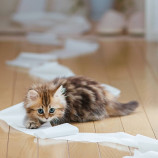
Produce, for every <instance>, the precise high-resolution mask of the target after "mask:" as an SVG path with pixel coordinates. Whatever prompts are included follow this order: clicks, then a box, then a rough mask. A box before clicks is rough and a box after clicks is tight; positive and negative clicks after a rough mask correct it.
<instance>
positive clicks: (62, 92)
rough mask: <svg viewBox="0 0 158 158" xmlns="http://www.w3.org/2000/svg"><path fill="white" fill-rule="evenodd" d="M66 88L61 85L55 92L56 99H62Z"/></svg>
mask: <svg viewBox="0 0 158 158" xmlns="http://www.w3.org/2000/svg"><path fill="white" fill-rule="evenodd" d="M64 92H65V88H63V86H62V85H61V86H60V87H59V88H58V89H57V90H56V92H55V94H54V97H60V96H62V94H64Z"/></svg>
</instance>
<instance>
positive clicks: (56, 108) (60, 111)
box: [25, 86, 66, 122]
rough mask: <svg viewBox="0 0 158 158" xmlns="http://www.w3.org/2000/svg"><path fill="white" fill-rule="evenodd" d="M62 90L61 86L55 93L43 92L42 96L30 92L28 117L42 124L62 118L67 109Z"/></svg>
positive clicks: (27, 103)
mask: <svg viewBox="0 0 158 158" xmlns="http://www.w3.org/2000/svg"><path fill="white" fill-rule="evenodd" d="M62 89H63V88H62V86H60V87H59V88H58V89H57V90H56V91H55V93H52V92H50V91H48V90H43V91H42V92H40V94H39V92H37V91H35V90H29V91H28V94H27V98H26V103H25V108H26V111H27V114H28V116H29V117H30V118H34V119H39V120H40V121H42V122H49V121H52V120H55V119H58V118H62V117H63V116H64V113H65V108H66V101H65V96H64V95H63V94H62Z"/></svg>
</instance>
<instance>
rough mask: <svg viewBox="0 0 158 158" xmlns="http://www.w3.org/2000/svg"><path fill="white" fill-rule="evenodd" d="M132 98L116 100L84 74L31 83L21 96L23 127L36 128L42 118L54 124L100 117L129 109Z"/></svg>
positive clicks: (41, 122) (131, 109)
mask: <svg viewBox="0 0 158 158" xmlns="http://www.w3.org/2000/svg"><path fill="white" fill-rule="evenodd" d="M137 106H138V103H137V102H136V101H132V102H129V103H126V104H122V103H119V102H117V101H116V100H115V99H114V98H113V97H111V96H110V95H109V94H108V92H106V91H105V89H104V88H103V87H101V85H100V84H99V83H98V82H96V81H93V80H91V79H87V78H85V77H69V78H57V79H55V80H53V81H51V82H47V83H39V84H35V85H33V86H32V87H31V88H30V89H29V91H28V93H27V95H26V98H25V101H24V107H25V109H26V112H27V116H28V120H27V123H26V127H27V128H31V129H32V128H38V127H40V126H41V125H42V124H43V123H45V122H48V121H49V122H50V123H51V124H52V125H58V124H61V123H65V122H85V121H95V120H101V119H103V118H106V117H110V116H122V115H127V114H130V113H131V112H133V111H134V110H135V109H136V108H137Z"/></svg>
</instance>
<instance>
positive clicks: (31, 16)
mask: <svg viewBox="0 0 158 158" xmlns="http://www.w3.org/2000/svg"><path fill="white" fill-rule="evenodd" d="M12 21H14V22H16V23H19V24H21V25H23V27H26V28H30V30H34V31H38V29H39V28H40V30H41V29H42V30H43V31H45V32H44V34H45V33H50V34H51V33H53V34H55V35H60V36H63V35H76V34H82V33H84V32H87V31H89V30H90V29H91V24H90V22H89V21H88V20H87V19H86V18H85V17H83V16H79V15H65V14H61V13H53V12H49V13H48V12H47V13H46V12H38V13H27V14H26V13H20V14H19V13H16V14H14V15H13V17H12ZM41 35H42V33H41Z"/></svg>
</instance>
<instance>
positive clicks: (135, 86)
mask: <svg viewBox="0 0 158 158" xmlns="http://www.w3.org/2000/svg"><path fill="white" fill-rule="evenodd" d="M128 70H129V75H130V77H131V80H132V82H133V86H134V89H135V91H136V93H137V96H138V98H139V100H140V102H141V105H142V108H143V110H144V113H145V115H146V117H147V120H148V122H149V125H150V127H151V129H152V132H153V134H154V136H155V138H156V134H155V132H154V129H153V127H152V125H151V122H150V120H149V117H148V114H147V112H146V110H145V107H144V104H143V101H142V99H141V97H140V94H139V92H138V89H137V85H136V84H135V81H134V79H133V74H132V72H131V69H130V66H129V65H128ZM156 139H157V138H156Z"/></svg>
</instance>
